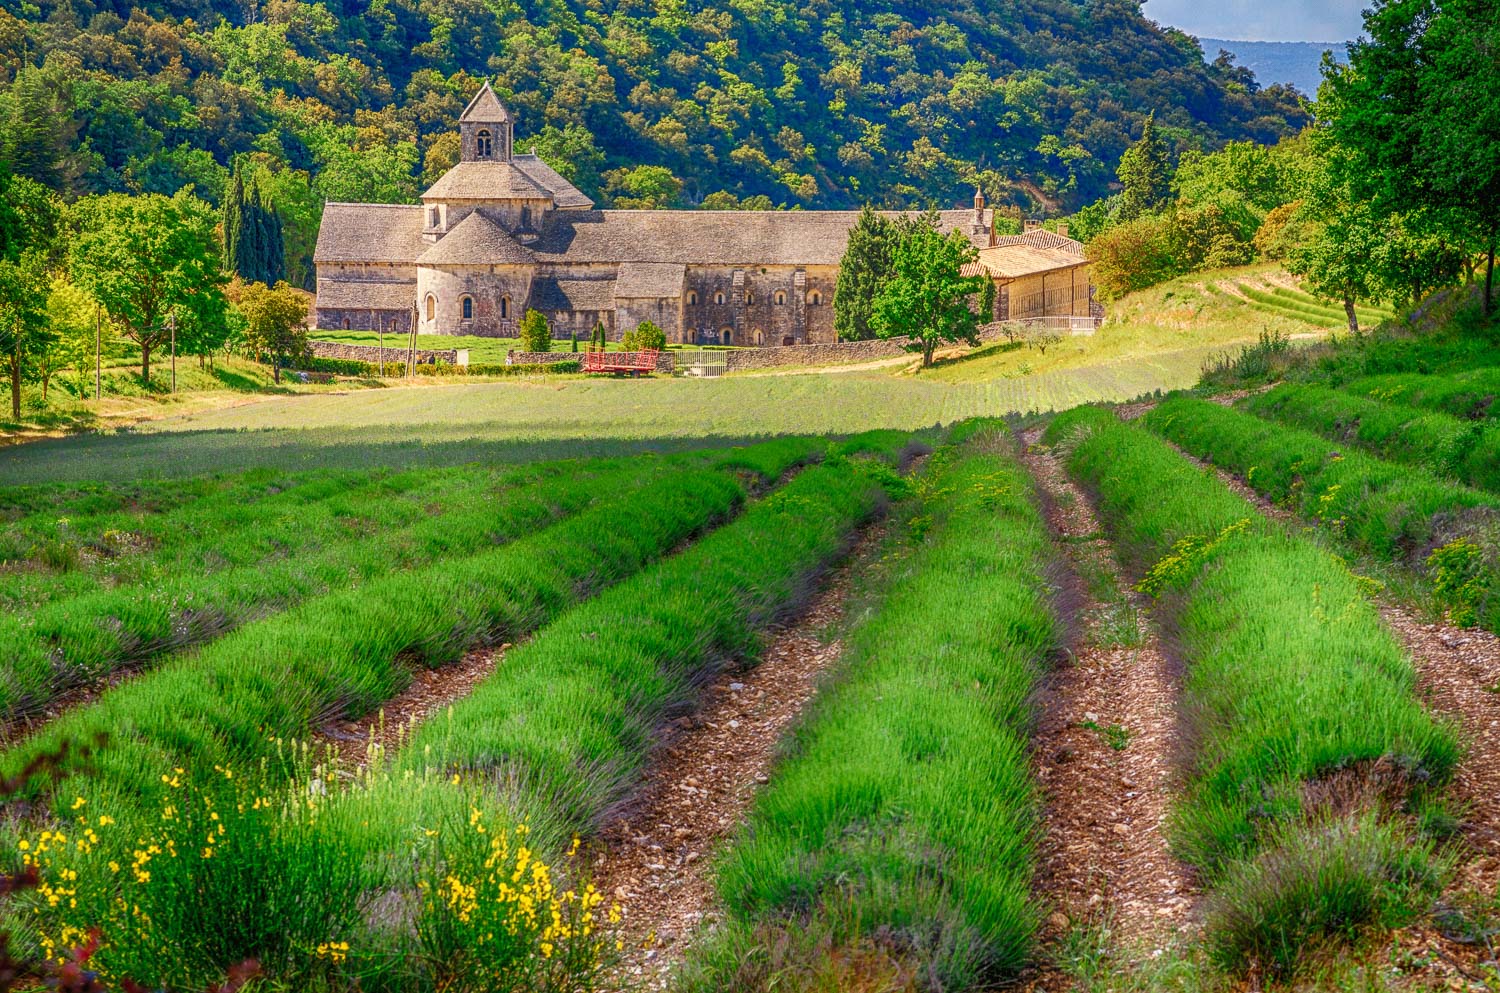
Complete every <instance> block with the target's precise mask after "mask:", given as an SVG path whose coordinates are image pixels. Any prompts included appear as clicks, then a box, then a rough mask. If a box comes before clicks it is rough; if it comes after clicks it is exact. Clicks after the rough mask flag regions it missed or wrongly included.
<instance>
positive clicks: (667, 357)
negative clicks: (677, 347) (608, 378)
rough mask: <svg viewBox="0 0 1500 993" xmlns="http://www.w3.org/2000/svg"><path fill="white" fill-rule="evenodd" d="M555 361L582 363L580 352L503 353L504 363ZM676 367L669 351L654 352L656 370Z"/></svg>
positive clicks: (663, 370)
mask: <svg viewBox="0 0 1500 993" xmlns="http://www.w3.org/2000/svg"><path fill="white" fill-rule="evenodd" d="M556 362H577V363H580V364H582V362H583V353H582V352H572V351H568V352H518V351H516V350H515V349H511V350H510V351H508V352H506V353H505V364H506V365H552V364H553V363H556ZM676 368H677V363H676V360H675V358H674V356H673V354H672V353H671V352H669V351H661V352H657V353H656V371H657V372H671V371H673V370H674V369H676Z"/></svg>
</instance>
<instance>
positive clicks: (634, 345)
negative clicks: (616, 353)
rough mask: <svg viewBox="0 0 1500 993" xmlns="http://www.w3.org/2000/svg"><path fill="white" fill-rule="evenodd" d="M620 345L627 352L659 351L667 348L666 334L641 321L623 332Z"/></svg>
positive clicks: (647, 322) (651, 324)
mask: <svg viewBox="0 0 1500 993" xmlns="http://www.w3.org/2000/svg"><path fill="white" fill-rule="evenodd" d="M620 345H621V347H622V348H624V349H625V350H626V351H627V352H641V351H660V350H661V349H663V348H666V347H667V333H666V332H665V331H663V330H662V329H661V328H659V327H657V326H656V325H655V324H653V323H651V322H650V321H642V322H641V323H640V324H638V325H636V326H635V327H634V328H632V329H631V330H629V331H627V332H625V337H623V338H622V339H620Z"/></svg>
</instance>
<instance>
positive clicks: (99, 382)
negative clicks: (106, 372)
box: [94, 303, 104, 400]
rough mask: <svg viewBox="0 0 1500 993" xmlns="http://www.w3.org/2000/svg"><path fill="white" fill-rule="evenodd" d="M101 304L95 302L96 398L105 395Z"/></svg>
mask: <svg viewBox="0 0 1500 993" xmlns="http://www.w3.org/2000/svg"><path fill="white" fill-rule="evenodd" d="M100 338H101V335H100V332H99V305H98V304H97V303H96V304H94V399H95V400H98V399H100V398H101V397H103V396H104V389H103V377H102V374H101V372H100V364H101V363H100V359H99V346H100Z"/></svg>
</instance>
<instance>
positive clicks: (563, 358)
mask: <svg viewBox="0 0 1500 993" xmlns="http://www.w3.org/2000/svg"><path fill="white" fill-rule="evenodd" d="M582 361H583V353H582V352H518V351H516V350H515V349H514V348H512V349H511V350H510V351H508V352H506V353H505V364H506V365H552V364H553V363H554V362H582Z"/></svg>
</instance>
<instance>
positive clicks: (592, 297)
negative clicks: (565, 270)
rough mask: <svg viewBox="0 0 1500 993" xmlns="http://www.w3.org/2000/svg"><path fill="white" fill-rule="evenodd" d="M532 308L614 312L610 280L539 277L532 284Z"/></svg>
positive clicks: (613, 290) (613, 291)
mask: <svg viewBox="0 0 1500 993" xmlns="http://www.w3.org/2000/svg"><path fill="white" fill-rule="evenodd" d="M531 305H532V306H533V307H535V308H536V309H537V310H541V311H553V310H571V311H579V310H614V309H615V281H614V280H613V279H570V278H568V277H566V276H538V277H537V278H536V279H533V280H532V281H531Z"/></svg>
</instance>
